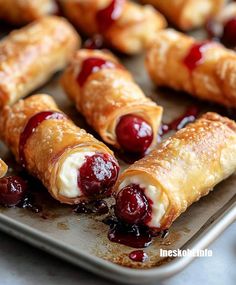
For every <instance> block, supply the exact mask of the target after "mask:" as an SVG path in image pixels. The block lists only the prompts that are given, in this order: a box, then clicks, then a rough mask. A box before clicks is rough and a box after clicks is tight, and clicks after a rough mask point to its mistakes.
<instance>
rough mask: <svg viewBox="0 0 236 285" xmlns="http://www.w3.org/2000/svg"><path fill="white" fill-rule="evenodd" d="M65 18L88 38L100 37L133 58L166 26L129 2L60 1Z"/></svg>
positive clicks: (148, 10) (150, 10) (151, 11)
mask: <svg viewBox="0 0 236 285" xmlns="http://www.w3.org/2000/svg"><path fill="white" fill-rule="evenodd" d="M59 2H60V4H61V7H62V10H63V12H64V14H65V15H66V17H67V18H68V19H70V20H71V22H72V23H73V24H74V25H75V26H76V27H77V28H78V29H79V30H80V31H82V32H83V33H85V34H86V35H88V36H92V35H94V34H98V33H99V34H102V35H103V37H104V39H105V41H106V42H107V43H108V44H109V45H111V46H112V47H114V48H115V49H117V50H119V51H121V52H124V53H127V54H135V53H139V52H141V51H142V50H143V49H144V48H146V47H147V45H149V43H150V42H151V41H152V40H153V39H154V38H155V33H156V31H158V30H160V29H162V28H164V27H165V26H166V21H165V19H164V17H163V16H162V15H161V14H159V13H158V12H156V11H155V10H154V9H153V8H152V7H150V6H141V5H139V4H136V3H133V2H131V1H129V0H60V1H59Z"/></svg>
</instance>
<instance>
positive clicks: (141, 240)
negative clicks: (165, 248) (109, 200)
mask: <svg viewBox="0 0 236 285" xmlns="http://www.w3.org/2000/svg"><path fill="white" fill-rule="evenodd" d="M111 209H112V208H111ZM103 223H104V224H106V225H109V228H110V229H109V231H108V239H109V240H110V241H112V242H116V243H120V244H124V245H127V246H130V247H134V248H144V247H148V246H149V245H150V244H151V243H152V241H153V237H157V236H158V237H160V238H163V239H164V238H166V237H167V236H168V231H166V230H165V231H159V232H158V231H155V230H153V229H150V228H148V227H146V226H141V225H134V224H127V223H125V222H124V221H121V220H119V219H117V217H115V216H114V215H113V216H108V217H106V218H105V219H104V220H103Z"/></svg>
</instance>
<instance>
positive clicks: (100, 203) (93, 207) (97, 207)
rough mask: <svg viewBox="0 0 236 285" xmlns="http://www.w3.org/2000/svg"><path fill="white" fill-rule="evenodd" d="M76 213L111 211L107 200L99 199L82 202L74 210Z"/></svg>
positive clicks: (103, 212)
mask: <svg viewBox="0 0 236 285" xmlns="http://www.w3.org/2000/svg"><path fill="white" fill-rule="evenodd" d="M73 211H74V212H75V213H76V214H92V213H93V214H100V215H102V214H107V213H108V212H109V208H108V205H107V203H106V201H105V200H97V201H92V202H81V203H79V204H78V205H77V206H76V207H75V208H74V210H73Z"/></svg>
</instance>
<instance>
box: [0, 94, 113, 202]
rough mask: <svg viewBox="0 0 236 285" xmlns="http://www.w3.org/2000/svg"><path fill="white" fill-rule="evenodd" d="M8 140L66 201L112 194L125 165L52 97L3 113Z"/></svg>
mask: <svg viewBox="0 0 236 285" xmlns="http://www.w3.org/2000/svg"><path fill="white" fill-rule="evenodd" d="M0 130H1V136H2V139H3V141H4V142H5V143H6V145H7V146H8V147H9V148H10V149H11V151H12V152H13V154H14V156H15V158H16V160H17V161H18V162H19V163H20V164H21V165H22V166H23V167H25V168H26V169H27V171H28V172H29V173H30V174H32V175H34V176H35V177H37V178H38V179H40V180H41V181H42V183H43V184H44V186H45V187H46V188H47V189H48V191H49V192H50V194H51V195H52V196H53V197H54V198H55V199H57V200H58V201H60V202H62V203H68V204H76V203H79V202H80V201H81V200H88V199H94V198H96V197H99V196H108V195H110V194H111V188H112V186H113V185H114V183H115V181H116V179H117V176H118V172H119V166H118V164H117V161H116V159H115V158H114V156H113V154H112V151H110V150H109V149H108V147H106V146H105V145H104V144H103V143H101V142H99V141H98V140H96V139H95V138H94V137H93V136H92V135H90V134H88V133H86V131H85V130H82V129H80V128H79V127H77V126H76V125H74V123H73V122H72V121H71V120H70V119H69V118H68V117H67V116H66V115H65V114H63V113H62V112H61V111H60V110H59V109H58V107H57V105H56V103H55V102H54V100H53V99H52V97H50V96H48V95H34V96H31V97H29V98H27V99H25V100H20V101H19V102H17V103H16V104H14V105H13V106H12V107H10V106H5V107H4V109H3V110H2V113H1V118H0Z"/></svg>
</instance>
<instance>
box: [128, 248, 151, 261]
mask: <svg viewBox="0 0 236 285" xmlns="http://www.w3.org/2000/svg"><path fill="white" fill-rule="evenodd" d="M129 258H130V259H131V260H132V261H135V262H145V261H147V260H148V255H147V253H146V252H144V251H143V250H134V251H132V252H131V253H130V254H129Z"/></svg>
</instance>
